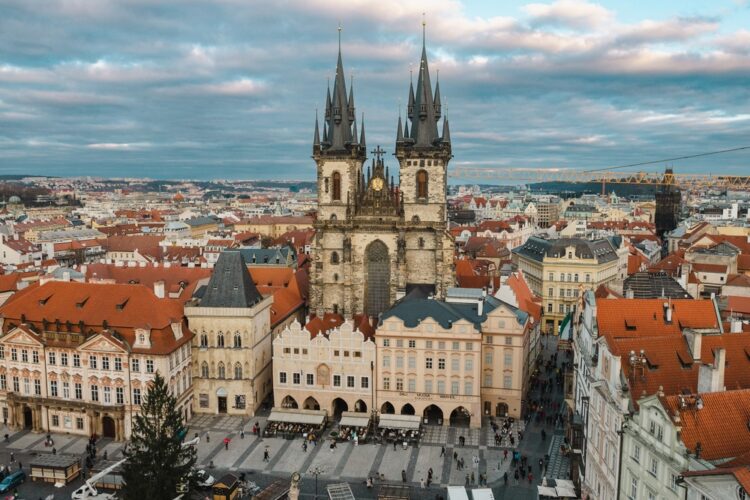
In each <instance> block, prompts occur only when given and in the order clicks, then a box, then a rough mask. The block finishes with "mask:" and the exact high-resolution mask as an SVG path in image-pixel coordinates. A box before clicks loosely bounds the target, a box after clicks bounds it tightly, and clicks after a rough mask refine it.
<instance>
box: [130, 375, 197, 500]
mask: <svg viewBox="0 0 750 500" xmlns="http://www.w3.org/2000/svg"><path fill="white" fill-rule="evenodd" d="M176 406H177V399H176V398H175V397H174V396H173V395H172V394H171V393H170V392H169V387H167V384H166V382H165V381H164V378H163V377H162V376H161V375H160V374H159V373H158V372H157V373H156V376H155V377H154V381H153V384H152V385H151V387H149V389H148V391H147V392H146V395H145V397H144V400H143V404H142V405H141V412H140V413H139V414H137V415H135V417H134V419H133V432H132V435H131V438H130V444H129V445H128V449H127V451H126V452H125V457H126V458H127V459H128V461H127V462H125V464H124V465H123V470H122V476H123V480H124V482H125V485H124V487H123V490H122V491H123V494H124V496H125V499H126V500H147V499H148V500H171V499H173V498H174V497H175V496H177V488H178V486H179V485H180V484H184V483H185V482H186V481H188V478H189V473H190V472H191V471H192V469H193V466H194V465H195V459H196V456H195V448H194V447H193V446H186V447H183V446H182V442H181V441H182V436H183V435H184V423H183V421H182V415H181V414H180V412H179V411H178V410H177V408H176Z"/></svg>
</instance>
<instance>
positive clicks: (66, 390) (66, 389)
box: [34, 379, 70, 399]
mask: <svg viewBox="0 0 750 500" xmlns="http://www.w3.org/2000/svg"><path fill="white" fill-rule="evenodd" d="M66 393H67V394H66ZM34 394H36V395H37V396H41V395H42V381H41V380H39V379H34ZM63 397H64V398H65V399H70V388H69V387H68V383H67V382H64V383H63Z"/></svg>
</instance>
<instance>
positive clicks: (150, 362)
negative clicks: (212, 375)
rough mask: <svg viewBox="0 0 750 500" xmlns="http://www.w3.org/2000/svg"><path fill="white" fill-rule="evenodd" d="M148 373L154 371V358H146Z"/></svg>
mask: <svg viewBox="0 0 750 500" xmlns="http://www.w3.org/2000/svg"><path fill="white" fill-rule="evenodd" d="M146 373H154V360H153V359H147V360H146ZM222 378H223V377H222Z"/></svg>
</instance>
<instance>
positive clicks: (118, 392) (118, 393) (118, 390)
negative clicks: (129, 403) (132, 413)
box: [115, 387, 125, 405]
mask: <svg viewBox="0 0 750 500" xmlns="http://www.w3.org/2000/svg"><path fill="white" fill-rule="evenodd" d="M115 403H117V404H118V405H123V404H125V394H124V392H123V390H122V387H115Z"/></svg>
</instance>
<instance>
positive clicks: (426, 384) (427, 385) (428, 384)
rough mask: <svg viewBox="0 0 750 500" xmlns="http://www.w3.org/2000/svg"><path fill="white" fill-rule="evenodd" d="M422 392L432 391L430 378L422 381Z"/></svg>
mask: <svg viewBox="0 0 750 500" xmlns="http://www.w3.org/2000/svg"><path fill="white" fill-rule="evenodd" d="M424 392H426V393H427V394H430V393H431V392H432V380H425V381H424Z"/></svg>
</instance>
